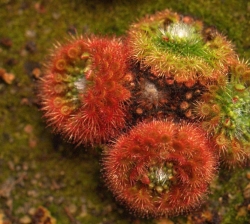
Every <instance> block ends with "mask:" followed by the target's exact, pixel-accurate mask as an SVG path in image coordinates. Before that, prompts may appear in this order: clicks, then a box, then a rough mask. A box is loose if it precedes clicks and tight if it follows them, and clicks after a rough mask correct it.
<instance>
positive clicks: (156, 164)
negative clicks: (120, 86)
mask: <svg viewBox="0 0 250 224" xmlns="http://www.w3.org/2000/svg"><path fill="white" fill-rule="evenodd" d="M213 148H214V147H213V144H212V143H210V142H209V140H208V139H207V138H206V137H205V134H204V132H203V131H202V130H201V129H200V128H199V127H197V126H195V125H192V124H187V123H177V124H176V123H173V122H172V121H166V120H164V121H152V122H148V123H147V122H142V123H140V124H138V125H137V126H135V127H134V128H133V129H132V130H131V131H130V132H129V133H128V134H124V135H122V136H120V137H119V138H118V139H117V141H116V143H115V144H114V145H113V146H112V147H111V148H110V149H108V150H106V151H105V153H104V159H103V171H104V176H105V179H106V183H107V186H108V187H109V188H110V190H111V191H112V192H113V193H114V195H115V196H116V197H117V199H118V200H120V201H122V202H123V203H124V204H125V205H127V206H128V207H129V208H130V209H131V210H132V211H134V212H136V213H138V214H140V215H142V216H161V215H176V214H179V213H181V212H185V211H188V210H190V209H191V208H194V207H195V206H197V205H199V203H200V202H201V200H202V198H203V196H204V194H205V193H206V191H207V186H208V184H209V182H210V181H211V179H212V177H213V175H214V173H215V171H216V159H215V157H214V155H213Z"/></svg>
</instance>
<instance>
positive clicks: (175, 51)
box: [128, 10, 236, 82]
mask: <svg viewBox="0 0 250 224" xmlns="http://www.w3.org/2000/svg"><path fill="white" fill-rule="evenodd" d="M128 44H129V46H130V50H131V58H132V60H134V61H136V62H139V63H140V64H141V67H142V68H143V69H149V68H150V70H151V73H153V74H155V75H156V76H167V77H169V76H170V77H174V79H175V80H176V81H179V82H185V81H190V80H218V79H219V77H224V76H225V74H226V72H227V71H228V66H229V65H230V64H231V63H232V62H233V61H234V60H235V58H236V54H235V52H234V51H233V47H232V44H231V42H230V41H227V40H226V38H225V37H224V36H222V35H221V34H219V33H218V32H217V31H216V30H214V29H210V28H204V26H203V23H202V22H201V21H198V20H194V19H192V18H191V17H181V16H180V15H178V14H177V13H174V12H171V11H169V10H165V11H163V12H158V13H156V14H155V15H152V16H149V17H146V18H144V19H142V20H141V21H139V22H138V23H135V24H133V25H132V26H131V27H130V29H129V32H128Z"/></svg>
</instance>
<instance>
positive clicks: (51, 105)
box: [40, 37, 130, 144]
mask: <svg viewBox="0 0 250 224" xmlns="http://www.w3.org/2000/svg"><path fill="white" fill-rule="evenodd" d="M126 60H127V50H126V48H125V47H124V46H123V44H122V43H121V41H120V40H119V39H115V38H113V39H110V38H98V37H91V38H88V39H87V38H83V37H79V38H75V39H72V40H71V41H69V42H68V43H66V44H65V45H58V46H57V47H56V48H55V49H54V52H53V54H52V55H51V58H50V59H49V61H48V63H47V68H46V70H45V74H44V76H43V77H42V80H41V83H40V98H41V104H42V110H43V111H44V112H45V117H46V119H47V121H48V123H49V125H51V126H53V128H54V130H55V131H56V132H59V133H62V134H63V135H64V136H65V137H67V138H68V139H70V140H71V141H73V142H76V143H78V144H80V143H91V144H97V143H101V142H103V141H107V140H108V139H110V138H111V137H114V136H116V135H117V134H118V133H120V131H121V130H122V129H123V128H124V126H125V115H126V110H125V102H126V101H127V100H128V99H129V98H130V92H129V91H128V90H127V89H126V88H125V85H126V79H125V76H126V74H127V65H126Z"/></svg>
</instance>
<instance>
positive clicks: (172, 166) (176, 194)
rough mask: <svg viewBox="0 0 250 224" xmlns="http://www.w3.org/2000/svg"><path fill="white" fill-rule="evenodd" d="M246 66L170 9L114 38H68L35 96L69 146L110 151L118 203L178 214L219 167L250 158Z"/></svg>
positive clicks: (110, 177)
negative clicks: (71, 144)
mask: <svg viewBox="0 0 250 224" xmlns="http://www.w3.org/2000/svg"><path fill="white" fill-rule="evenodd" d="M249 82H250V67H249V65H248V63H247V62H244V61H240V60H239V59H238V56H237V54H236V53H235V51H234V49H233V45H232V44H231V42H230V41H229V40H227V39H226V37H225V36H223V35H222V34H220V33H219V32H218V31H217V30H216V29H215V28H211V27H207V26H205V25H204V24H203V23H202V22H201V21H199V20H195V19H193V18H192V17H190V16H183V15H179V14H177V13H175V12H172V11H170V10H165V11H162V12H158V13H156V14H154V15H151V16H147V17H145V18H143V19H141V20H140V21H139V22H137V23H134V24H132V25H131V26H130V28H129V30H128V32H127V35H126V36H125V37H124V38H123V39H121V38H118V37H112V38H108V37H97V36H89V37H83V36H80V37H74V38H71V39H70V40H69V41H67V43H65V44H62V45H61V44H58V45H57V46H56V47H55V49H54V50H53V54H52V55H51V56H50V58H49V59H48V61H47V63H46V68H45V70H44V75H43V77H42V79H41V81H40V84H39V89H40V93H39V97H40V99H41V106H42V110H43V111H44V117H45V118H46V120H47V122H48V124H49V125H50V126H52V127H53V128H54V130H55V132H58V133H61V134H62V135H63V136H64V137H65V138H67V139H68V140H69V141H71V142H73V143H77V144H85V145H91V146H95V145H98V144H106V147H104V148H105V150H104V152H103V159H102V166H103V174H104V178H105V181H106V183H107V186H108V187H109V188H110V190H111V191H112V192H113V193H114V195H115V196H116V198H117V199H118V200H119V201H121V202H122V203H124V204H125V206H127V207H128V208H129V209H130V210H132V211H134V212H136V213H138V214H140V215H141V216H162V215H178V214H180V213H183V212H187V211H189V210H190V209H192V208H195V207H196V206H198V205H199V204H200V202H201V201H202V199H203V198H204V196H205V195H206V194H207V191H208V187H209V183H210V182H211V180H212V178H213V176H214V175H215V173H216V170H217V167H218V163H219V162H221V163H222V164H224V165H225V166H226V167H228V168H232V167H235V166H239V165H244V164H245V163H246V161H247V160H248V159H249V156H250V150H249V147H250V118H249V111H250V106H249V105H250V104H249V103H250V91H249Z"/></svg>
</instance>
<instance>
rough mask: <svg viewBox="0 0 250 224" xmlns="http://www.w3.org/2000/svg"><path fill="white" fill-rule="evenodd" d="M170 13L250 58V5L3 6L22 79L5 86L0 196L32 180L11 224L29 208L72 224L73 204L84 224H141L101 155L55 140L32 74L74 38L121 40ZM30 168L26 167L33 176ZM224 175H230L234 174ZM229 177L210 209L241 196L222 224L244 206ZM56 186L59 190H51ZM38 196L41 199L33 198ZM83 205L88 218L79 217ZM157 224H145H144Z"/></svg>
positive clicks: (19, 194) (3, 202) (7, 59)
mask: <svg viewBox="0 0 250 224" xmlns="http://www.w3.org/2000/svg"><path fill="white" fill-rule="evenodd" d="M164 8H172V9H173V10H175V11H178V12H180V13H184V14H188V15H193V16H195V17H197V18H199V19H202V20H203V21H204V22H205V23H207V24H208V25H213V26H215V27H216V28H218V29H219V30H220V31H221V32H222V33H224V34H225V35H227V36H228V38H229V39H230V40H232V42H233V43H234V44H235V46H236V50H237V52H239V53H240V57H241V58H246V59H247V58H249V57H250V51H249V47H250V44H249V43H250V39H249V38H250V30H249V29H248V27H249V23H250V22H249V21H250V13H249V4H247V1H245V0H228V1H221V0H212V1H205V0H202V1H201V0H195V1H194V0H179V1H176V0H169V1H166V0H156V1H150V0H138V1H132V0H128V1H125V0H119V1H115V0H113V1H112V0H106V1H98V0H93V1H88V0H71V1H68V0H61V1H59V0H56V1H52V0H48V1H41V0H38V1H32V0H27V1H24V0H16V1H14V0H3V1H1V3H0V21H1V26H0V67H2V68H4V69H6V70H7V71H8V72H11V73H13V74H14V75H15V77H16V79H15V81H14V83H13V84H11V85H7V84H5V83H4V82H1V83H0V93H1V98H0V108H1V109H0V141H1V149H0V170H1V175H0V188H1V189H3V186H4V183H6V181H7V180H8V178H10V177H11V178H13V179H14V180H18V178H19V177H20V175H21V174H22V173H26V176H27V177H26V179H24V181H23V183H22V182H19V183H16V184H15V187H14V188H13V190H12V191H11V192H10V196H9V197H7V198H5V197H3V196H1V197H0V209H4V211H12V212H10V213H9V216H10V218H13V220H18V218H19V217H21V216H22V215H23V213H25V214H28V209H29V208H32V207H37V206H39V205H44V206H46V207H47V208H48V209H49V210H50V211H51V213H52V216H53V217H55V218H56V219H57V220H58V223H60V224H64V223H65V224H66V223H70V219H69V217H68V216H67V215H66V213H65V210H64V209H63V208H64V207H65V206H67V205H68V204H69V203H74V204H75V205H77V207H78V213H77V214H76V215H75V216H76V217H77V219H79V220H80V222H81V223H95V224H96V223H105V220H106V222H108V221H109V220H111V221H110V222H113V223H121V224H123V223H124V224H125V223H133V222H134V223H135V220H137V218H136V217H134V216H133V215H129V214H128V213H127V212H126V211H125V210H124V208H123V207H122V206H120V205H117V203H116V202H115V201H114V199H113V197H112V196H111V195H110V194H109V193H108V191H107V189H106V187H104V186H103V183H102V182H101V181H100V176H101V175H100V173H99V170H100V165H99V160H100V155H99V153H98V151H95V150H93V149H91V148H88V149H84V148H83V147H78V148H75V146H71V145H70V144H67V143H64V141H63V139H60V138H58V137H55V135H53V134H51V133H50V132H51V128H46V124H45V123H44V121H43V119H42V114H41V112H40V111H39V109H38V108H37V104H36V96H35V91H36V83H35V81H34V77H33V76H32V70H33V68H36V67H41V65H42V64H43V62H44V61H45V60H46V57H47V54H48V52H49V50H50V49H51V48H52V45H53V43H54V42H55V41H63V40H64V39H65V38H67V37H68V33H72V34H75V32H76V31H77V32H78V34H79V35H80V34H89V33H95V34H101V35H120V36H121V35H124V34H125V33H126V30H127V28H128V27H129V25H130V24H131V23H132V22H134V21H137V19H138V18H141V17H142V16H144V15H146V14H151V13H154V12H156V11H158V10H163V9H164ZM3 38H8V39H9V40H10V41H11V43H12V44H11V47H7V46H5V45H4V43H3ZM28 124H30V125H32V127H33V131H32V133H27V132H25V131H24V128H25V126H26V125H28ZM31 140H33V141H35V142H36V144H35V143H34V142H33V143H32V142H31ZM25 164H28V169H27V170H25V169H24V167H25V166H24V165H25ZM62 171H63V174H62ZM222 172H223V173H224V174H227V172H228V171H226V170H225V171H222ZM229 173H230V174H228V175H229V177H228V178H229V180H230V181H229V182H227V181H226V180H225V179H224V177H223V175H220V176H219V179H218V180H219V181H218V183H217V184H218V186H217V188H218V189H217V188H216V189H217V190H216V191H215V193H214V195H210V196H209V198H210V201H209V203H210V206H213V207H216V206H217V207H218V200H219V197H221V195H222V194H223V193H222V192H229V193H231V194H233V195H235V199H233V200H231V201H230V202H231V204H226V205H225V206H229V208H228V209H227V211H228V213H227V214H226V215H224V216H222V223H235V222H236V221H235V220H236V218H235V217H236V216H237V210H235V209H234V207H235V205H239V204H240V205H242V206H243V205H244V200H243V198H242V194H241V191H242V189H243V188H244V186H246V182H247V180H246V179H244V177H243V176H244V172H242V170H239V171H238V172H233V173H232V172H231V171H230V172H229ZM231 173H232V174H231ZM39 175H40V176H39ZM242 179H243V180H244V181H243V182H242V181H241V180H242ZM34 180H35V181H34ZM53 181H55V182H56V183H57V184H59V186H61V188H59V189H55V188H52V187H51V186H52V185H53ZM239 183H240V184H239ZM235 185H237V186H236V187H234V186H235ZM32 191H35V192H36V193H37V197H32V196H29V194H30V192H32ZM50 196H52V197H53V201H52V202H51V201H50V200H51V199H49V197H50ZM8 199H11V200H12V201H13V205H12V208H10V207H8V203H7V201H8ZM62 199H63V200H62ZM84 200H85V201H84ZM87 202H88V203H87ZM85 203H86V205H87V216H86V217H79V212H80V208H81V206H82V205H83V204H85ZM107 205H111V208H112V209H111V210H110V211H107V210H106V211H105V208H106V207H107ZM20 209H23V210H22V211H23V213H20ZM176 219H177V220H180V219H179V218H176ZM223 219H224V221H223ZM247 219H249V215H247V216H245V217H240V218H238V219H237V223H245V221H246V220H247ZM117 220H119V221H117ZM153 222H154V221H153V220H150V219H149V220H147V219H142V220H141V222H140V223H153Z"/></svg>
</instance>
